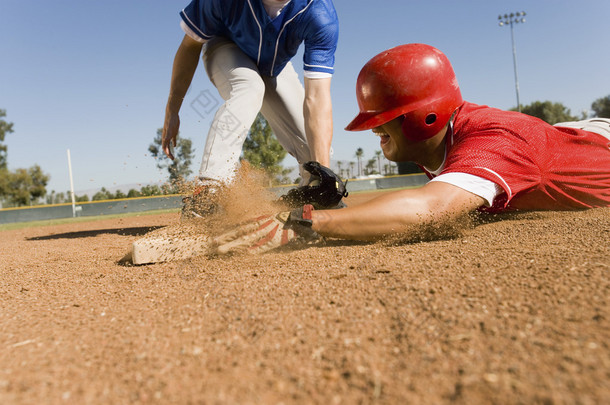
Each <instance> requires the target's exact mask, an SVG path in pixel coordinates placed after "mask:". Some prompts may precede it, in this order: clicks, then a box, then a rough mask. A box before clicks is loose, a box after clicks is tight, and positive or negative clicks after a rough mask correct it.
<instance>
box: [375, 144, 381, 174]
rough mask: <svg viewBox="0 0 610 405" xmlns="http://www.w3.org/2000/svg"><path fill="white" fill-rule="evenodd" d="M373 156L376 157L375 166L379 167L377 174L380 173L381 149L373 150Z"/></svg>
mask: <svg viewBox="0 0 610 405" xmlns="http://www.w3.org/2000/svg"><path fill="white" fill-rule="evenodd" d="M375 157H376V158H377V167H378V168H379V174H381V151H380V150H376V151H375Z"/></svg>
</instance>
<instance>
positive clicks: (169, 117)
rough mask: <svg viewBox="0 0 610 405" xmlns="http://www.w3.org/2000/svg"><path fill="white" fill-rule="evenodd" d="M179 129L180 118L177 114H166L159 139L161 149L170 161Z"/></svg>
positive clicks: (172, 157) (172, 158)
mask: <svg viewBox="0 0 610 405" xmlns="http://www.w3.org/2000/svg"><path fill="white" fill-rule="evenodd" d="M179 128H180V117H179V116H178V114H172V113H166V114H165V122H164V124H163V135H162V138H161V148H162V149H163V152H165V154H166V155H167V157H169V158H170V159H171V160H174V154H173V153H172V148H175V147H176V139H177V138H178V129H179Z"/></svg>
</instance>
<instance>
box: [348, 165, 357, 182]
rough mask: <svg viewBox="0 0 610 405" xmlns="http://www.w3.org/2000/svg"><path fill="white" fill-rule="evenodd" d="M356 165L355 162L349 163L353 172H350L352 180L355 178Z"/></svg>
mask: <svg viewBox="0 0 610 405" xmlns="http://www.w3.org/2000/svg"><path fill="white" fill-rule="evenodd" d="M355 164H356V163H354V162H349V168H350V169H351V172H350V173H351V174H350V176H349V177H350V178H354V165H355Z"/></svg>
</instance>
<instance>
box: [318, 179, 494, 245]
mask: <svg viewBox="0 0 610 405" xmlns="http://www.w3.org/2000/svg"><path fill="white" fill-rule="evenodd" d="M483 204H484V200H483V198H482V197H479V196H477V195H475V194H472V193H470V192H468V191H465V190H463V189H461V188H459V187H456V186H453V185H451V184H447V183H442V182H431V183H428V184H426V185H425V186H423V187H421V188H417V189H408V190H401V191H396V192H392V193H387V194H384V195H381V196H379V197H377V198H375V199H373V200H370V201H368V202H366V203H363V204H360V205H356V206H352V207H347V208H343V209H340V210H321V211H318V210H316V211H313V212H312V229H313V230H314V231H315V232H317V233H318V234H320V235H322V236H330V237H336V238H342V239H354V240H377V239H380V238H383V237H384V236H389V235H396V234H408V233H409V232H413V231H415V230H416V229H418V227H423V226H426V225H429V224H442V223H445V222H451V221H452V220H455V219H456V218H458V217H460V216H462V215H464V214H466V213H469V212H472V211H474V210H476V209H477V208H478V207H480V206H482V205H483Z"/></svg>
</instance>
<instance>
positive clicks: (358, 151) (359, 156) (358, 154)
mask: <svg viewBox="0 0 610 405" xmlns="http://www.w3.org/2000/svg"><path fill="white" fill-rule="evenodd" d="M362 156H364V150H363V149H362V148H358V149H356V159H358V176H362Z"/></svg>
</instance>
